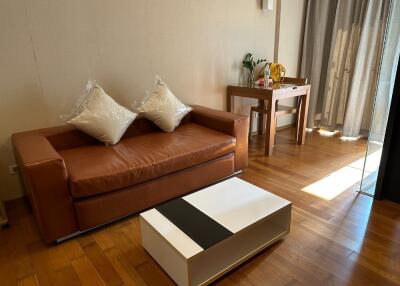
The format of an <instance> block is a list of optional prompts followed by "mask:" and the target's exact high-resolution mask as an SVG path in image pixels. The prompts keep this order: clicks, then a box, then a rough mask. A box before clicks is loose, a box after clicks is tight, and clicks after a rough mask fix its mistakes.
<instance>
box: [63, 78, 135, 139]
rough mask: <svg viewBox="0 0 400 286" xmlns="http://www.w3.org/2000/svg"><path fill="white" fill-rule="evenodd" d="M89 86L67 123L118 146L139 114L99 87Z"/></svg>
mask: <svg viewBox="0 0 400 286" xmlns="http://www.w3.org/2000/svg"><path fill="white" fill-rule="evenodd" d="M88 86H89V87H88V93H87V95H86V96H85V98H84V99H83V101H81V102H80V103H79V105H78V106H77V107H76V109H75V111H74V112H73V114H74V115H73V117H72V118H70V119H68V120H67V123H68V124H71V125H73V126H75V127H76V128H78V129H79V130H81V131H83V132H85V133H87V134H89V135H90V136H93V137H94V138H96V139H98V140H100V141H102V142H104V143H106V144H113V145H114V144H117V143H118V142H119V140H120V139H121V137H122V135H124V133H125V131H126V129H128V127H129V125H131V123H132V122H133V120H135V118H136V116H137V114H136V113H133V112H132V111H130V110H128V109H126V108H125V107H123V106H121V105H119V104H118V103H117V102H115V101H114V99H112V98H111V97H110V96H109V95H107V94H106V93H105V92H104V90H103V89H102V88H101V87H100V86H99V85H96V84H93V85H92V86H91V85H90V83H89V85H88Z"/></svg>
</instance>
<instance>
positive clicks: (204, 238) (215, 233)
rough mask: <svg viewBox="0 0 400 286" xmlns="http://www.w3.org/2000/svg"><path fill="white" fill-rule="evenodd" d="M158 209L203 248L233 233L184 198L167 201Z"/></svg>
mask: <svg viewBox="0 0 400 286" xmlns="http://www.w3.org/2000/svg"><path fill="white" fill-rule="evenodd" d="M156 209H157V210H158V211H159V212H160V213H161V214H163V215H164V216H165V217H166V218H167V219H168V220H169V221H170V222H172V223H173V224H174V225H176V226H177V227H178V228H179V229H180V230H181V231H183V232H184V233H185V234H186V235H187V236H189V237H190V238H191V239H192V240H193V241H195V242H196V243H197V244H198V245H200V246H201V247H202V248H203V249H207V248H209V247H211V246H213V245H214V244H216V243H218V242H220V241H221V240H224V239H225V238H227V237H229V236H231V235H232V234H233V233H232V232H230V231H229V230H228V229H226V228H225V227H224V226H222V225H220V224H219V223H218V222H216V221H215V220H213V219H212V218H210V217H209V216H207V215H206V214H205V213H203V212H201V211H200V210H199V209H197V208H195V207H194V206H193V205H191V204H190V203H188V202H187V201H185V200H184V199H182V198H178V199H174V200H172V201H169V202H166V203H164V204H162V205H159V206H157V207H156Z"/></svg>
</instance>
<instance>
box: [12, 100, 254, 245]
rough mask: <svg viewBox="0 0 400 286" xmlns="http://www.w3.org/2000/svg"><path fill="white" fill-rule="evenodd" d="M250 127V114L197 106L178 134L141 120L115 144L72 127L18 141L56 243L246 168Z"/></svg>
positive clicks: (31, 189) (40, 215) (32, 191)
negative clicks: (102, 141)
mask: <svg viewBox="0 0 400 286" xmlns="http://www.w3.org/2000/svg"><path fill="white" fill-rule="evenodd" d="M248 126H249V124H248V117H246V116H241V115H236V114H232V113H228V112H223V111H217V110H213V109H209V108H205V107H200V106H193V111H192V112H191V113H190V114H188V116H186V117H185V118H184V120H183V121H182V123H181V125H180V126H179V127H178V128H177V129H176V130H175V131H174V132H171V133H164V132H162V131H160V129H159V128H157V127H156V126H155V125H154V124H153V123H151V122H150V121H148V120H146V119H137V120H135V121H134V123H133V124H132V125H131V126H130V127H129V129H128V130H127V132H126V133H125V135H124V137H123V138H122V140H121V141H120V142H119V143H118V144H117V145H115V146H105V145H104V144H102V143H99V142H98V141H96V140H95V139H93V138H92V137H90V136H88V135H86V134H84V133H82V132H80V131H79V130H77V129H74V128H73V127H70V126H60V127H53V128H46V129H40V130H34V131H29V132H23V133H18V134H14V135H13V136H12V142H13V145H14V151H15V155H16V159H17V162H18V165H19V167H20V170H21V174H22V178H23V181H24V184H25V188H26V193H27V196H28V198H29V200H30V203H31V206H32V208H33V211H34V213H35V217H36V220H37V223H38V225H39V229H40V231H41V233H42V236H43V238H44V240H45V241H46V242H53V241H56V240H59V239H62V238H65V237H67V236H69V235H73V234H76V233H79V232H81V231H85V230H88V229H91V228H93V227H96V226H99V225H102V224H105V223H108V222H111V221H114V220H116V219H118V218H122V217H124V216H127V215H130V214H133V213H136V212H138V211H141V210H144V209H146V208H149V207H152V206H154V205H157V204H159V203H161V202H163V201H166V200H169V199H172V198H174V197H177V196H180V195H183V194H185V193H188V192H191V191H193V190H196V189H198V188H201V187H204V186H206V185H209V184H212V183H214V182H216V181H218V180H220V179H223V178H225V177H228V176H231V175H233V174H235V173H236V172H238V171H240V170H242V169H243V168H245V167H246V166H247V136H248Z"/></svg>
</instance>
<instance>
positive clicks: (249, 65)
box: [242, 53, 267, 87]
mask: <svg viewBox="0 0 400 286" xmlns="http://www.w3.org/2000/svg"><path fill="white" fill-rule="evenodd" d="M266 61H267V60H266V59H258V60H257V61H255V60H254V58H253V54H251V53H247V54H246V55H245V57H244V59H243V62H242V63H243V67H244V68H245V69H247V70H248V71H249V76H248V79H247V83H248V85H249V86H250V87H252V86H253V85H254V81H255V77H254V76H255V75H254V69H255V68H256V67H257V66H258V65H259V64H260V63H262V62H266Z"/></svg>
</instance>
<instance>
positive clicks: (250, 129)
mask: <svg viewBox="0 0 400 286" xmlns="http://www.w3.org/2000/svg"><path fill="white" fill-rule="evenodd" d="M249 125H250V126H249V141H251V137H252V130H253V110H251V109H250V123H249Z"/></svg>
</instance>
